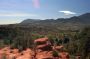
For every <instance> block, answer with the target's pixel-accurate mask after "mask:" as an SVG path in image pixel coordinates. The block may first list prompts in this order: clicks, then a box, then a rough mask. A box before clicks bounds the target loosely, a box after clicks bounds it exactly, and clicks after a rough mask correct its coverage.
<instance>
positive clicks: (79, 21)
mask: <svg viewBox="0 0 90 59" xmlns="http://www.w3.org/2000/svg"><path fill="white" fill-rule="evenodd" d="M20 25H23V26H28V27H31V26H36V27H45V28H46V27H48V28H51V27H54V28H56V29H61V30H68V29H70V30H77V29H82V28H83V27H85V26H89V25H90V13H86V14H83V15H80V16H74V17H71V18H58V19H46V20H38V19H26V20H24V21H22V22H21V23H20Z"/></svg>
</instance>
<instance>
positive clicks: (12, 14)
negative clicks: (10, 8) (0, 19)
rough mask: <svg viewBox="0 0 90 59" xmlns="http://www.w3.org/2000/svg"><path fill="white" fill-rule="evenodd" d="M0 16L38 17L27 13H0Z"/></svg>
mask: <svg viewBox="0 0 90 59" xmlns="http://www.w3.org/2000/svg"><path fill="white" fill-rule="evenodd" d="M0 16H6V17H24V16H38V15H36V14H29V13H0Z"/></svg>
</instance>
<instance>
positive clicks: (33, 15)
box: [0, 0, 90, 24]
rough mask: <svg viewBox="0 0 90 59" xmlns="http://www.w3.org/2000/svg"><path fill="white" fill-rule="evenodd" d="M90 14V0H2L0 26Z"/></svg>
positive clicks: (0, 0)
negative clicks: (32, 20) (24, 21)
mask: <svg viewBox="0 0 90 59" xmlns="http://www.w3.org/2000/svg"><path fill="white" fill-rule="evenodd" d="M88 12H90V0H0V24H13V23H20V22H21V21H23V20H25V19H42V20H44V19H52V18H53V19H56V18H69V17H72V16H78V15H81V14H84V13H88Z"/></svg>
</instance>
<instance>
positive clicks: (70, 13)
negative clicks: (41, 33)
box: [59, 11, 76, 15]
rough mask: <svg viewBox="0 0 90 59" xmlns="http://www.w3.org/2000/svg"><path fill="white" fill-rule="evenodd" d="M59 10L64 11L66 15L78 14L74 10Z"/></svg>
mask: <svg viewBox="0 0 90 59" xmlns="http://www.w3.org/2000/svg"><path fill="white" fill-rule="evenodd" d="M59 12H62V13H64V14H65V15H74V14H76V13H75V12H72V11H59Z"/></svg>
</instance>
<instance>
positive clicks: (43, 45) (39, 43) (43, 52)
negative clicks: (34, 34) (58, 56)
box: [34, 37, 53, 59]
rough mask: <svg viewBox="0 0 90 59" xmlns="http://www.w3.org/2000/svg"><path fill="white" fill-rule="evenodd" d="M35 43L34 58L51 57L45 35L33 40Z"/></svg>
mask: <svg viewBox="0 0 90 59" xmlns="http://www.w3.org/2000/svg"><path fill="white" fill-rule="evenodd" d="M34 42H35V44H36V49H37V51H36V59H53V55H52V54H53V53H52V47H51V43H50V41H49V40H48V38H47V37H45V38H39V39H36V40H35V41H34Z"/></svg>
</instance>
